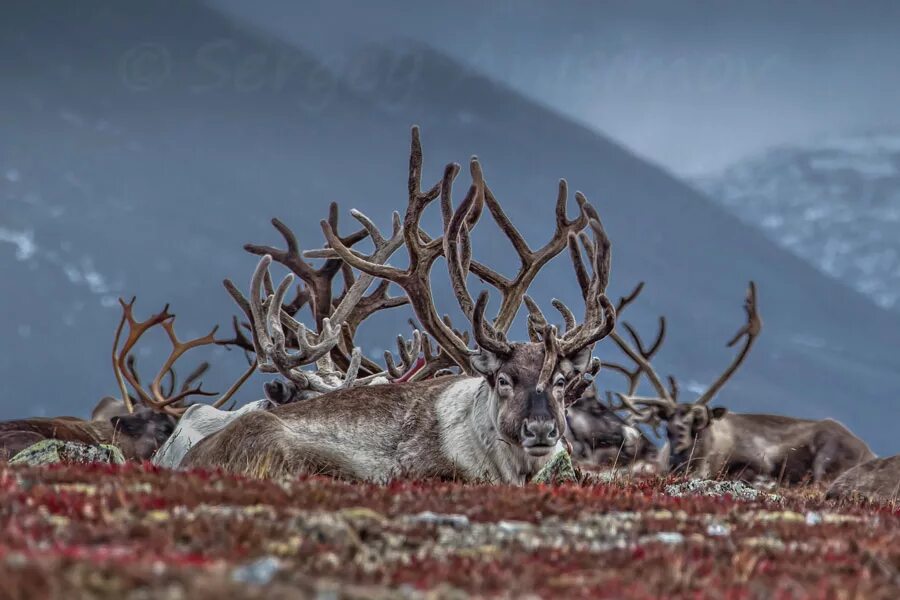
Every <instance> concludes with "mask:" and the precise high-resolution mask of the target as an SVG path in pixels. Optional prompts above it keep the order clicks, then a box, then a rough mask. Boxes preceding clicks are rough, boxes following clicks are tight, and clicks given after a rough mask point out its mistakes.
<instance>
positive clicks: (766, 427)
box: [667, 405, 875, 484]
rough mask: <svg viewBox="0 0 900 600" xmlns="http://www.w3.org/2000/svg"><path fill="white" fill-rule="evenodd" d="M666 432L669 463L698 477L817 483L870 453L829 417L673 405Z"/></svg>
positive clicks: (841, 471)
mask: <svg viewBox="0 0 900 600" xmlns="http://www.w3.org/2000/svg"><path fill="white" fill-rule="evenodd" d="M667 433H668V438H669V444H670V446H671V449H672V456H671V459H670V463H669V464H670V467H671V468H672V469H673V470H685V469H687V470H689V471H692V472H695V473H696V474H698V475H699V476H701V477H715V476H718V475H725V476H729V477H739V478H742V479H752V478H754V477H763V478H770V479H774V480H777V481H779V482H780V483H785V484H797V483H802V482H807V481H809V480H812V481H814V482H816V483H821V482H827V481H831V480H833V479H834V478H835V477H837V476H838V475H840V474H841V473H843V472H844V471H846V470H848V469H850V468H852V467H854V466H856V465H858V464H860V463H861V462H864V461H867V460H869V459H872V458H874V456H875V455H874V454H873V453H872V451H871V450H870V449H869V447H868V446H867V445H866V444H865V442H863V441H862V440H860V439H859V438H858V437H856V436H855V435H853V433H851V432H850V430H848V429H847V428H846V427H844V426H843V425H842V424H840V423H838V422H837V421H834V420H832V419H823V420H821V421H814V420H808V419H796V418H792V417H784V416H779V415H761V414H734V413H727V412H726V411H725V409H721V408H712V409H710V408H708V407H706V406H698V405H679V407H678V408H677V409H676V411H675V413H674V414H671V415H668V420H667Z"/></svg>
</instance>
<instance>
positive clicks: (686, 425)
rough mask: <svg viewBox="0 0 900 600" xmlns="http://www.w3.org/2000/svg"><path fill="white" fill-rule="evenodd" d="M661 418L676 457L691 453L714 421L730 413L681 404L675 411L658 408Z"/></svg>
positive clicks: (699, 405)
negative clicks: (695, 443)
mask: <svg viewBox="0 0 900 600" xmlns="http://www.w3.org/2000/svg"><path fill="white" fill-rule="evenodd" d="M654 410H656V412H657V415H658V416H659V418H661V419H664V420H665V421H666V436H667V437H668V439H669V445H670V447H671V448H672V454H673V455H675V456H678V455H683V454H685V453H689V452H690V451H691V448H693V446H694V440H696V439H697V436H699V435H700V434H701V433H702V432H703V430H704V429H706V428H707V427H709V426H710V425H711V424H712V422H713V419H721V418H722V417H724V416H725V414H726V413H727V412H728V410H727V409H725V408H723V407H719V406H717V407H713V408H710V407H708V406H706V405H705V404H688V403H680V404H678V405H677V406H676V407H675V408H674V410H670V409H664V408H663V407H656V408H655V409H654Z"/></svg>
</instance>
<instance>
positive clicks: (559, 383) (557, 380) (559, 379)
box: [553, 373, 566, 387]
mask: <svg viewBox="0 0 900 600" xmlns="http://www.w3.org/2000/svg"><path fill="white" fill-rule="evenodd" d="M553 385H555V386H557V387H559V386H563V385H566V378H565V376H564V375H563V374H562V373H559V374H558V375H557V376H556V378H555V379H554V380H553Z"/></svg>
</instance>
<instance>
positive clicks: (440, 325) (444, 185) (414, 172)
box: [321, 127, 478, 372]
mask: <svg viewBox="0 0 900 600" xmlns="http://www.w3.org/2000/svg"><path fill="white" fill-rule="evenodd" d="M458 172H459V165H455V164H451V165H447V167H446V168H445V169H444V176H443V178H442V180H441V182H440V183H438V184H435V185H434V186H432V187H431V188H430V189H429V190H427V191H425V192H423V191H422V190H421V183H422V145H421V143H420V141H419V129H418V127H413V128H412V143H411V148H410V157H409V185H408V191H409V202H408V206H407V209H406V214H405V215H404V217H403V227H402V231H403V239H404V241H405V242H406V249H407V252H408V253H409V267H408V268H407V269H398V268H396V267H392V266H390V265H387V264H379V263H377V262H375V261H372V260H370V259H369V258H368V257H366V256H364V255H362V254H361V253H359V252H356V251H354V250H351V249H350V248H349V247H348V246H347V245H346V244H345V243H343V241H342V240H341V239H340V238H338V237H337V234H336V233H335V231H334V227H333V226H332V224H331V223H329V222H327V221H322V222H321V225H322V231H323V232H324V234H325V239H326V240H327V241H328V245H329V246H331V248H333V249H334V251H335V252H336V253H337V254H338V256H340V258H342V259H343V260H344V261H345V262H346V263H347V264H349V265H350V266H351V267H353V268H354V269H357V270H359V271H361V272H363V273H365V274H367V275H370V276H373V277H378V278H381V279H384V280H387V281H390V282H393V283H395V284H397V285H399V286H400V287H401V288H403V290H404V291H405V292H406V295H407V297H408V298H409V303H410V305H411V306H412V308H413V311H414V312H415V314H416V317H418V319H419V321H420V322H421V323H422V325H423V327H424V329H425V331H427V332H428V333H430V334H431V335H432V336H433V337H434V338H435V340H436V341H437V342H438V344H439V345H440V346H441V348H443V349H444V351H445V352H446V353H447V354H448V355H450V356H451V357H452V358H453V360H454V361H455V362H456V364H458V365H459V366H460V367H461V368H462V369H464V370H465V371H466V372H469V371H470V366H469V360H468V357H469V355H470V354H471V350H470V349H469V348H468V347H467V345H466V343H465V342H464V341H463V340H462V339H461V338H460V337H459V336H457V335H456V334H455V333H454V332H453V329H452V328H451V327H449V326H447V325H446V324H445V323H444V321H443V320H442V319H441V318H440V316H439V315H438V313H437V309H436V308H435V306H434V300H433V297H432V293H431V282H430V274H431V267H432V265H433V264H434V261H435V260H436V259H437V258H438V257H440V256H442V255H443V253H444V242H443V236H441V237H438V238H436V239H430V238H428V236H427V235H426V234H425V233H424V232H423V231H422V230H421V229H420V227H419V222H420V220H421V218H422V212H423V211H424V210H425V208H426V207H427V206H428V205H429V204H430V203H431V202H432V201H434V200H435V199H436V198H437V197H438V195H440V194H441V192H442V190H443V191H444V193H443V194H442V197H441V213H442V215H443V218H444V228H445V230H446V229H447V227H448V226H449V223H450V221H451V219H452V218H453V210H452V206H451V205H450V200H449V189H450V186H451V183H452V181H453V179H454V178H455V177H456V175H457V173H458ZM473 187H475V186H474V184H473ZM473 193H474V192H473ZM464 205H465V202H464ZM466 206H467V207H470V206H471V203H470V204H468V205H466ZM461 208H462V207H461ZM459 212H460V211H457V213H459ZM477 212H478V211H468V212H467V213H465V214H464V218H465V219H466V220H468V221H470V222H471V221H472V220H473V219H474V218H477Z"/></svg>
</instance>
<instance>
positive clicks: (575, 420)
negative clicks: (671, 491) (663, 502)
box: [566, 394, 658, 467]
mask: <svg viewBox="0 0 900 600" xmlns="http://www.w3.org/2000/svg"><path fill="white" fill-rule="evenodd" d="M566 425H567V429H566V438H567V439H568V440H569V441H570V442H571V443H572V457H573V458H575V459H576V460H578V461H581V462H584V463H588V464H592V465H597V466H607V467H608V466H620V467H628V466H630V465H637V464H643V463H654V462H655V461H656V459H657V451H658V449H657V448H656V446H655V445H654V444H653V442H651V441H650V440H649V439H647V437H646V436H645V435H643V433H642V432H641V431H640V430H639V429H638V428H637V427H634V426H633V425H630V424H629V423H628V422H627V421H625V420H624V419H623V418H621V417H620V416H619V415H618V414H616V412H615V411H613V410H610V409H609V408H608V407H606V406H605V405H603V404H602V403H601V402H599V401H598V400H597V398H596V397H595V396H594V395H592V394H588V395H585V396H583V397H581V398H579V399H578V400H577V401H576V402H575V403H573V404H572V405H571V406H570V407H569V409H568V415H567V417H566Z"/></svg>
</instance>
